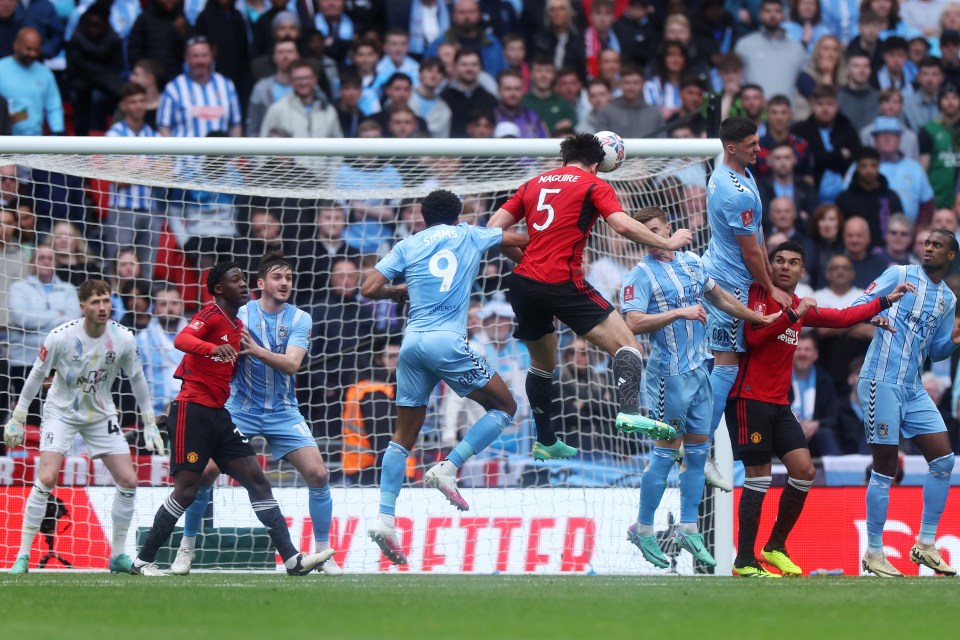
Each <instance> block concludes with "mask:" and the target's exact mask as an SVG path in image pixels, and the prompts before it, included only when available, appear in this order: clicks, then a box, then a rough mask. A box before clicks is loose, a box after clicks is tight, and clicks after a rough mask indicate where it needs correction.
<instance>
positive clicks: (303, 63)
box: [289, 58, 343, 84]
mask: <svg viewBox="0 0 960 640" xmlns="http://www.w3.org/2000/svg"><path fill="white" fill-rule="evenodd" d="M297 69H309V70H310V73H312V74H313V76H314V77H316V76H317V70H316V69H314V68H313V64H311V62H310V61H309V60H304V59H302V58H301V59H300V60H294V61H293V63H291V64H290V69H289V72H290V74H293V72H294V71H296V70H297ZM341 84H343V83H341Z"/></svg>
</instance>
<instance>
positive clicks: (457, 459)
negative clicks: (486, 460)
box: [447, 409, 513, 469]
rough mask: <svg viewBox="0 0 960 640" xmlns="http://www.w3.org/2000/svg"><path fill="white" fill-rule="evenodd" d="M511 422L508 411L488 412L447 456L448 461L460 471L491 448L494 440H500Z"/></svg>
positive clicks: (494, 410) (511, 418) (495, 410)
mask: <svg viewBox="0 0 960 640" xmlns="http://www.w3.org/2000/svg"><path fill="white" fill-rule="evenodd" d="M511 421H513V416H511V415H510V414H509V413H507V412H506V411H500V410H499V409H492V410H490V411H487V412H486V413H485V414H484V415H483V416H482V417H481V418H480V419H479V420H477V421H476V422H475V423H474V425H473V426H472V427H470V430H469V431H467V435H466V436H464V438H463V440H462V441H461V442H460V444H458V445H457V446H456V447H455V448H454V450H453V451H451V452H450V455H448V456H447V460H449V461H450V462H452V463H453V464H455V465H456V466H457V468H458V469H459V468H460V467H462V466H463V463H464V462H466V461H467V460H469V459H470V458H472V457H473V456H474V455H475V454H477V453H479V452H481V451H483V450H484V449H486V448H487V447H489V446H490V445H491V444H492V443H493V441H494V440H496V439H497V438H499V437H500V434H501V433H503V430H504V429H506V428H507V427H509V426H510V422H511Z"/></svg>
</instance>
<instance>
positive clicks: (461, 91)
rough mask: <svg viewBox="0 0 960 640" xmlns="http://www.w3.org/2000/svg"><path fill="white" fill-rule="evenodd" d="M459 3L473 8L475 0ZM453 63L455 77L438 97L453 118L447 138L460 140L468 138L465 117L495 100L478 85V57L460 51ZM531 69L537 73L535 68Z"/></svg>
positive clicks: (465, 50) (493, 104)
mask: <svg viewBox="0 0 960 640" xmlns="http://www.w3.org/2000/svg"><path fill="white" fill-rule="evenodd" d="M460 2H461V3H468V4H469V3H473V4H474V5H475V4H476V3H475V2H474V0H460ZM458 7H459V5H458ZM455 61H456V76H455V77H454V79H453V81H452V82H450V84H448V85H447V87H446V89H444V90H443V91H442V92H441V93H440V98H441V99H442V100H443V101H444V102H446V103H447V106H449V107H450V111H451V114H452V115H451V118H450V136H451V137H453V138H463V137H465V136H466V134H467V116H468V114H469V113H470V112H471V111H473V110H475V109H493V108H494V107H495V106H496V105H497V99H496V98H495V97H494V96H493V95H492V94H490V93H489V92H488V91H487V90H486V89H484V88H483V87H481V86H480V85H479V83H478V82H477V79H478V77H479V75H480V71H481V69H482V67H481V65H480V54H478V53H477V52H476V51H473V50H472V49H461V50H459V51H457V55H456V57H455ZM534 69H535V70H536V65H535V66H534ZM535 75H536V73H534V76H535ZM551 82H552V79H551Z"/></svg>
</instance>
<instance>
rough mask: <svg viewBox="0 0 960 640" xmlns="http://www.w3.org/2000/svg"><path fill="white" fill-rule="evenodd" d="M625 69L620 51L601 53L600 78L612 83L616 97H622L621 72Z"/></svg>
mask: <svg viewBox="0 0 960 640" xmlns="http://www.w3.org/2000/svg"><path fill="white" fill-rule="evenodd" d="M622 68H623V65H622V64H621V57H620V52H619V51H614V50H613V49H607V50H606V51H601V52H600V78H601V79H603V80H606V81H607V82H608V83H610V90H611V91H612V92H613V94H614V96H613V97H615V98H616V97H617V96H619V95H620V71H621V69H622Z"/></svg>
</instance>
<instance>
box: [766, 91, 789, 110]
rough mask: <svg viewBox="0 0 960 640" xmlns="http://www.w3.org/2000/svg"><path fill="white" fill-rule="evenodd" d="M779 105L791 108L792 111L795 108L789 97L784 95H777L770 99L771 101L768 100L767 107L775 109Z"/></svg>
mask: <svg viewBox="0 0 960 640" xmlns="http://www.w3.org/2000/svg"><path fill="white" fill-rule="evenodd" d="M778 105H779V106H785V107H787V108H790V109H792V108H793V105H792V104H790V98H788V97H787V96H785V95H783V94H782V93H778V94H777V95H775V96H773V97H772V98H770V99H769V100H767V106H768V107H775V106H778Z"/></svg>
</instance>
